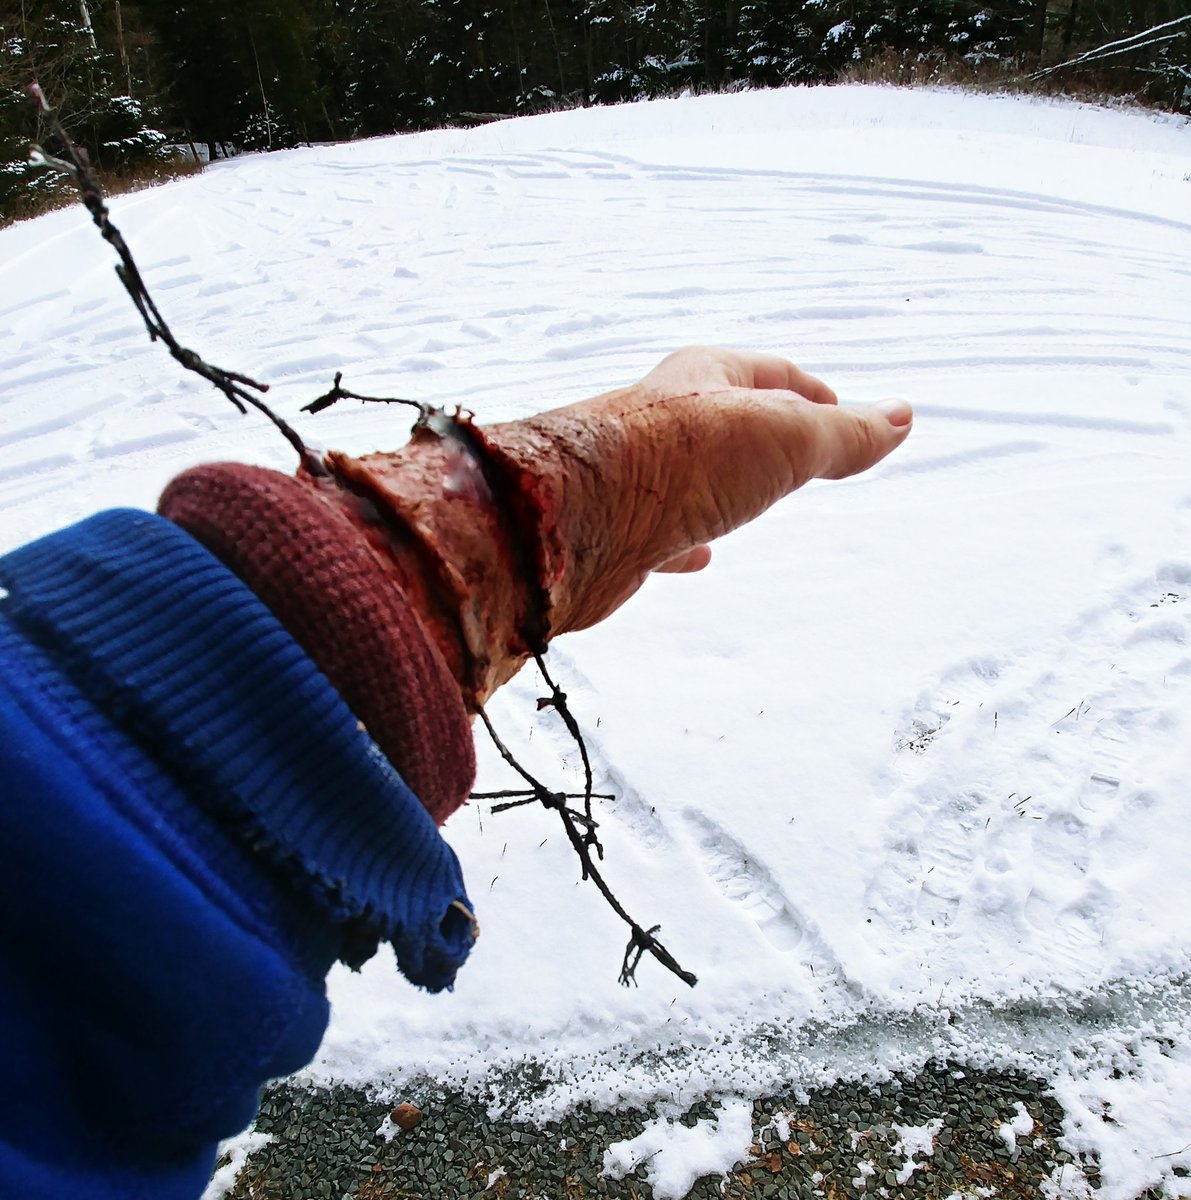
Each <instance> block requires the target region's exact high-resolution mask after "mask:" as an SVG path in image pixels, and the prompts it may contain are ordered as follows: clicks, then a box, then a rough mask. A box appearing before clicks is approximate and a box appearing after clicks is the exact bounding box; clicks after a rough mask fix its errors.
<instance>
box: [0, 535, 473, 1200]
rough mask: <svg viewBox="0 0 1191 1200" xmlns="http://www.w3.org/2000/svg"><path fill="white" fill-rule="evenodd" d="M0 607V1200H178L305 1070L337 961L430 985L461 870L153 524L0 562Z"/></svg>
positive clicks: (445, 969)
mask: <svg viewBox="0 0 1191 1200" xmlns="http://www.w3.org/2000/svg"><path fill="white" fill-rule="evenodd" d="M0 588H2V589H4V590H3V591H0V1038H2V1039H3V1055H2V1060H0V1061H2V1062H3V1066H2V1067H0V1200H8V1198H9V1197H13V1198H14V1200H15V1198H16V1197H20V1198H21V1200H43V1198H44V1200H49V1198H50V1197H53V1198H54V1200H59V1198H61V1197H64V1196H70V1197H72V1200H116V1198H117V1197H119V1198H120V1200H142V1198H143V1200H150V1198H152V1200H195V1198H196V1197H197V1196H198V1195H199V1194H200V1193H201V1192H202V1190H203V1188H204V1186H205V1183H206V1180H207V1178H208V1176H209V1173H210V1170H211V1166H212V1163H213V1161H214V1152H215V1143H216V1142H217V1141H218V1140H219V1139H220V1138H223V1137H227V1136H229V1135H231V1134H233V1133H235V1132H237V1131H238V1130H239V1129H241V1128H243V1127H244V1126H245V1125H246V1124H247V1123H248V1122H249V1121H250V1120H251V1118H252V1115H253V1113H254V1111H255V1106H256V1102H257V1095H258V1089H259V1087H260V1085H261V1084H262V1083H263V1082H264V1081H265V1080H267V1079H269V1078H273V1077H277V1076H280V1075H285V1074H288V1073H290V1072H292V1071H294V1070H296V1069H297V1068H298V1067H300V1066H302V1065H303V1064H305V1063H306V1062H308V1061H309V1059H310V1058H311V1056H312V1055H313V1054H314V1052H315V1049H316V1048H317V1046H318V1043H319V1041H320V1039H321V1037H322V1033H323V1030H324V1028H325V1026H326V1021H327V1001H326V995H325V988H324V983H323V980H324V976H325V974H326V971H327V970H328V968H329V967H330V965H331V963H332V962H334V961H335V960H336V959H342V960H344V961H347V962H349V963H352V964H353V965H354V964H358V963H359V962H361V961H362V960H363V959H365V958H367V957H368V955H369V954H370V953H371V952H372V951H373V950H374V949H375V947H376V945H377V943H378V942H379V941H380V940H389V941H391V942H392V943H393V945H394V947H395V949H396V952H397V957H398V963H399V965H400V966H401V969H402V970H403V972H404V973H405V974H406V975H407V976H408V977H409V978H410V979H411V980H412V981H413V982H415V983H418V984H420V985H422V986H425V987H429V988H431V989H435V990H437V989H440V988H443V987H447V986H450V984H451V982H452V981H453V979H454V974H455V971H456V969H457V968H458V966H459V965H460V964H461V963H462V961H463V959H464V958H465V957H466V955H467V952H468V950H469V949H470V946H471V943H472V939H473V936H474V923H473V921H472V919H471V914H470V902H469V901H468V899H467V896H466V893H465V891H464V888H463V883H462V879H461V876H460V873H459V868H458V863H457V861H456V859H455V856H454V855H453V853H452V852H451V850H450V849H449V847H448V846H447V845H446V844H445V843H444V842H443V841H442V840H441V838H440V836H439V834H438V831H437V829H436V828H435V827H434V824H433V822H432V821H431V820H430V818H429V817H428V815H427V814H426V812H425V810H424V809H423V807H422V805H421V804H420V803H419V801H418V799H417V798H416V797H415V796H414V795H413V794H412V793H411V792H410V791H409V789H408V788H407V787H406V786H405V784H404V783H403V781H402V780H401V778H400V777H399V776H398V775H397V774H396V772H395V771H394V770H393V769H392V767H391V766H390V765H389V764H388V762H387V761H386V760H385V759H384V758H383V757H382V756H381V755H380V754H379V752H377V750H376V749H375V747H374V746H373V745H372V743H371V741H370V740H369V738H368V737H367V735H366V734H365V733H364V732H363V731H362V730H361V728H360V727H359V723H358V722H357V721H356V719H355V717H354V716H353V715H352V714H351V712H350V711H349V710H348V709H347V708H346V706H345V705H344V704H343V702H342V701H341V700H340V698H339V697H338V695H337V693H336V692H335V691H334V689H333V688H331V686H330V685H329V684H328V683H327V681H326V679H325V678H324V677H323V676H322V675H321V673H320V672H319V671H318V669H317V668H316V667H315V666H314V664H313V663H312V662H311V661H310V660H309V659H308V658H306V656H305V655H304V654H303V653H302V651H301V649H300V648H299V647H298V646H297V645H296V644H295V643H294V642H293V640H292V639H291V638H290V637H289V635H288V634H287V633H286V632H285V630H284V629H283V628H282V627H281V626H280V625H279V624H278V622H277V621H276V620H275V618H274V617H273V616H272V614H271V613H270V612H269V611H268V610H267V609H266V608H265V607H264V606H263V605H262V604H261V603H260V602H259V601H258V600H257V599H256V597H255V596H254V595H253V594H252V593H251V592H250V591H248V589H246V588H245V587H244V586H243V585H242V584H241V583H240V582H239V581H238V580H237V579H236V577H235V576H233V575H231V574H230V572H228V571H227V570H226V569H225V568H224V567H223V566H222V565H221V564H220V563H219V562H218V561H217V560H215V559H214V558H213V557H212V556H210V555H209V554H208V553H207V552H206V551H205V550H204V549H203V548H202V547H200V546H199V545H198V544H197V543H196V542H194V541H193V540H191V539H190V538H189V537H188V536H187V535H186V534H184V533H182V532H181V531H180V530H178V529H177V528H175V527H174V526H172V525H170V524H169V523H168V522H166V521H164V520H162V519H160V518H158V517H154V516H150V515H148V514H144V513H135V512H112V513H103V514H100V515H99V516H97V517H94V518H91V519H90V520H88V521H85V522H83V523H81V524H80V525H77V526H74V527H72V528H71V529H68V530H64V531H62V532H61V533H58V534H54V535H52V536H51V537H49V538H46V539H43V540H42V541H40V542H36V543H32V544H31V545H29V546H25V547H22V548H21V549H20V550H17V551H14V552H13V553H11V554H9V555H8V556H6V557H4V558H0ZM411 702H416V698H411Z"/></svg>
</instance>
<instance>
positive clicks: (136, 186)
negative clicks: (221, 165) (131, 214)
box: [0, 158, 203, 228]
mask: <svg viewBox="0 0 1191 1200" xmlns="http://www.w3.org/2000/svg"><path fill="white" fill-rule="evenodd" d="M202 169H203V168H202V164H201V163H196V162H195V161H194V160H193V159H189V158H187V159H181V158H178V159H174V160H172V161H169V162H164V163H154V164H152V165H147V166H143V167H138V168H136V169H134V170H131V171H127V172H124V173H121V174H117V173H116V172H114V171H104V170H100V171H97V172H96V174H97V175H98V176H99V182H100V184H101V185H102V187H103V191H104V194H105V195H107V196H123V195H125V194H126V193H128V192H139V191H141V190H142V189H143V188H149V187H156V186H157V185H158V184H162V183H169V182H170V181H171V180H174V179H184V178H186V176H188V175H197V174H198V173H199V172H200V171H202ZM78 200H79V197H78V192H77V191H76V190H75V188H74V185H73V184H72V183H71V182H70V181H69V180H68V179H65V178H63V179H61V180H60V181H58V182H55V183H54V184H53V186H51V187H48V188H39V189H38V190H37V191H36V192H35V193H28V194H26V195H25V196H22V197H20V198H19V199H18V200H16V202H15V203H13V204H12V205H11V206H10V207H9V209H8V210H7V211H5V212H0V228H3V227H4V226H5V225H12V224H14V223H15V222H17V221H28V220H31V219H32V218H33V217H40V216H41V215H42V214H43V213H47V212H53V210H54V209H56V208H66V207H67V206H68V205H70V204H77V203H78Z"/></svg>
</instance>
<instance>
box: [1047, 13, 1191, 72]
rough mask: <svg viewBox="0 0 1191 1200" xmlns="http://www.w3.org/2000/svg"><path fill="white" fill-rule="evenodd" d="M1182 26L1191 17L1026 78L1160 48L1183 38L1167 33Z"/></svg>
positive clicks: (1079, 55) (1151, 28)
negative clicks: (1156, 47)
mask: <svg viewBox="0 0 1191 1200" xmlns="http://www.w3.org/2000/svg"><path fill="white" fill-rule="evenodd" d="M1180 26H1191V15H1189V16H1185V17H1176V18H1175V19H1174V20H1173V21H1165V22H1163V23H1162V24H1161V25H1153V26H1151V27H1150V28H1149V29H1143V30H1141V32H1140V33H1131V34H1130V35H1129V36H1128V37H1124V38H1119V39H1118V40H1117V41H1115V42H1106V43H1105V44H1104V45H1103V46H1097V47H1095V48H1094V49H1092V50H1087V51H1085V52H1084V53H1083V54H1078V55H1076V56H1075V58H1069V59H1068V60H1067V61H1066V62H1061V63H1055V64H1054V66H1050V67H1043V68H1042V69H1041V70H1040V71H1034V72H1033V73H1032V74H1030V75H1028V76H1026V78H1027V79H1043V78H1045V77H1046V76H1047V75H1051V74H1053V73H1054V72H1055V71H1062V70H1065V69H1066V68H1067V67H1080V66H1086V65H1087V64H1089V63H1094V62H1101V61H1102V60H1103V59H1106V58H1116V57H1117V56H1118V55H1121V54H1129V53H1130V52H1131V51H1134V50H1147V49H1149V48H1150V47H1152V46H1160V45H1163V44H1165V43H1166V42H1172V41H1175V40H1176V39H1177V38H1179V37H1181V36H1182V33H1181V32H1175V33H1170V32H1166V31H1168V30H1178V29H1179V28H1180ZM1152 34H1161V36H1160V37H1152V36H1151V35H1152Z"/></svg>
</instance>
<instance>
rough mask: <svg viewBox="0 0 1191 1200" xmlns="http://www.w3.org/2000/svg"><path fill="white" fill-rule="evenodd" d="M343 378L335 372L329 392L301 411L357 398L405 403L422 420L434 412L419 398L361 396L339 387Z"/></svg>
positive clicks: (303, 406) (313, 411)
mask: <svg viewBox="0 0 1191 1200" xmlns="http://www.w3.org/2000/svg"><path fill="white" fill-rule="evenodd" d="M342 379H343V372H342V371H336V372H335V383H334V385H333V386H332V388H331V390H330V391H329V392H324V393H323V394H322V395H321V396H319V398H318V399H317V400H311V401H310V403H309V404H303V405H302V411H303V412H308V413H320V412H322V411H323V409H326V408H330V407H331V405H332V404H337V403H338V402H339V401H340V400H359V401H361V403H364V404H406V405H409V406H410V407H411V408H416V409H417V410H418V412H419V413H420V414H421V417H422V420H426V419H427V418H429V416H430V414H431V413H432V412H434V411H435V410H434V408H433V407H432V406H431V405H429V404H423V403H422V402H421V401H420V400H406V399H404V398H403V397H400V396H361V395H360V394H359V392H349V391H348V390H347V389H346V388H344V387H340V381H341V380H342Z"/></svg>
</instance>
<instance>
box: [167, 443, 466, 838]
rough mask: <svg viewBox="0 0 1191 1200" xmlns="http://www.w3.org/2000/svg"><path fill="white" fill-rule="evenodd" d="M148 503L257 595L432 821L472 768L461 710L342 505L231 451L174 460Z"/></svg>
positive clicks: (431, 649) (426, 640) (445, 810)
mask: <svg viewBox="0 0 1191 1200" xmlns="http://www.w3.org/2000/svg"><path fill="white" fill-rule="evenodd" d="M158 511H159V512H160V513H161V514H162V516H164V517H168V518H169V519H170V520H171V521H173V522H175V523H176V524H178V525H180V526H181V527H182V528H183V529H185V530H186V531H187V532H188V533H189V534H190V535H191V536H192V537H194V538H195V539H196V540H197V541H199V542H201V543H202V544H203V545H204V546H205V547H206V548H207V549H208V550H210V551H211V553H212V554H214V555H215V556H216V558H218V559H220V560H221V561H222V562H223V563H224V564H225V565H226V566H227V567H229V568H230V569H231V570H232V571H234V572H235V573H236V574H237V575H238V576H239V577H240V578H241V579H242V580H243V581H244V583H246V584H247V585H248V587H250V588H251V589H252V590H253V591H254V592H255V593H256V594H257V596H259V597H260V599H261V600H262V601H264V603H265V604H266V605H267V606H268V607H269V608H270V609H271V610H272V611H273V613H274V614H275V615H276V617H277V619H278V620H279V621H280V622H281V623H282V624H283V625H284V626H285V627H286V629H287V630H288V631H289V633H290V634H291V635H292V636H293V638H294V640H295V641H296V642H297V643H298V644H299V645H300V646H301V647H302V648H303V649H304V650H305V651H306V653H307V654H308V655H309V656H310V657H311V658H312V659H313V660H314V662H315V663H316V664H317V665H318V666H319V668H320V669H321V670H322V672H323V674H324V675H326V676H327V678H328V679H329V680H330V681H331V683H332V684H333V685H334V686H335V688H336V690H337V691H338V692H339V694H340V695H341V696H342V697H343V699H344V701H345V702H346V703H347V705H348V707H349V708H350V709H351V710H352V711H353V712H354V713H355V714H356V715H357V716H358V717H359V718H360V720H361V721H362V722H363V724H364V726H365V727H366V728H367V730H368V733H369V734H370V736H371V737H372V739H373V741H375V742H376V744H377V745H378V746H379V747H380V749H381V750H382V751H383V753H384V754H385V756H386V757H387V758H388V759H389V761H390V762H391V763H392V764H393V765H394V766H395V767H396V768H397V770H398V771H399V772H400V773H401V776H402V778H403V779H404V780H405V781H406V783H407V784H409V786H410V788H411V789H412V790H413V792H414V793H415V794H416V795H417V796H418V798H419V799H420V800H421V801H422V803H423V804H424V805H425V806H426V809H427V810H428V811H429V813H430V815H431V816H432V817H433V818H434V820H435V821H436V822H437V823H438V824H440V825H441V824H442V822H443V821H445V820H446V819H447V817H448V816H450V814H451V813H452V812H454V811H455V809H456V808H458V807H459V806H460V805H461V804H462V803H463V802H464V801H465V800H466V799H467V795H468V793H469V792H470V790H471V787H472V782H473V780H474V778H475V747H474V743H473V742H472V736H471V726H470V722H469V720H468V715H467V711H466V709H465V708H464V705H463V700H462V697H461V695H460V692H459V685H458V684H457V683H456V682H455V679H454V678H453V676H452V675H451V672H450V670H449V668H448V667H447V664H446V662H445V661H444V659H443V657H442V655H441V653H440V652H439V650H438V648H437V647H436V646H435V644H434V642H433V641H432V639H431V638H430V636H429V635H428V634H427V632H426V629H425V627H424V626H423V624H422V622H421V620H420V619H419V617H418V614H417V613H416V612H415V611H414V610H413V608H411V607H410V605H409V603H408V601H407V599H406V596H405V593H404V592H403V591H402V590H401V588H400V587H399V586H398V584H397V583H396V582H395V581H394V579H393V578H392V576H391V574H390V573H389V572H388V571H386V570H385V568H384V567H383V566H382V565H381V563H380V561H379V560H378V559H377V557H376V555H375V554H374V553H373V551H372V550H371V549H370V548H369V546H368V544H367V542H366V541H365V540H364V537H363V535H362V534H361V533H360V532H359V531H357V530H356V528H355V527H354V526H353V525H352V523H351V522H350V521H349V520H348V519H347V517H346V516H345V515H344V514H343V513H342V512H341V511H338V510H336V509H335V508H333V507H332V506H330V505H328V504H326V503H324V502H323V501H322V500H321V499H319V497H318V496H317V495H316V494H315V493H314V492H313V491H311V490H310V489H309V488H306V487H304V486H303V485H302V484H300V483H298V481H297V480H295V479H293V478H291V477H290V476H288V475H282V474H279V473H278V472H276V471H268V470H265V469H263V468H260V467H248V466H243V465H242V464H239V463H218V464H213V465H210V466H203V467H196V468H195V469H194V470H191V471H186V472H184V473H183V474H181V475H179V476H178V477H177V478H176V479H174V480H173V481H172V482H171V483H170V484H169V486H168V487H167V488H166V489H165V491H164V492H163V493H162V496H161V500H160V501H159V503H158Z"/></svg>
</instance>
